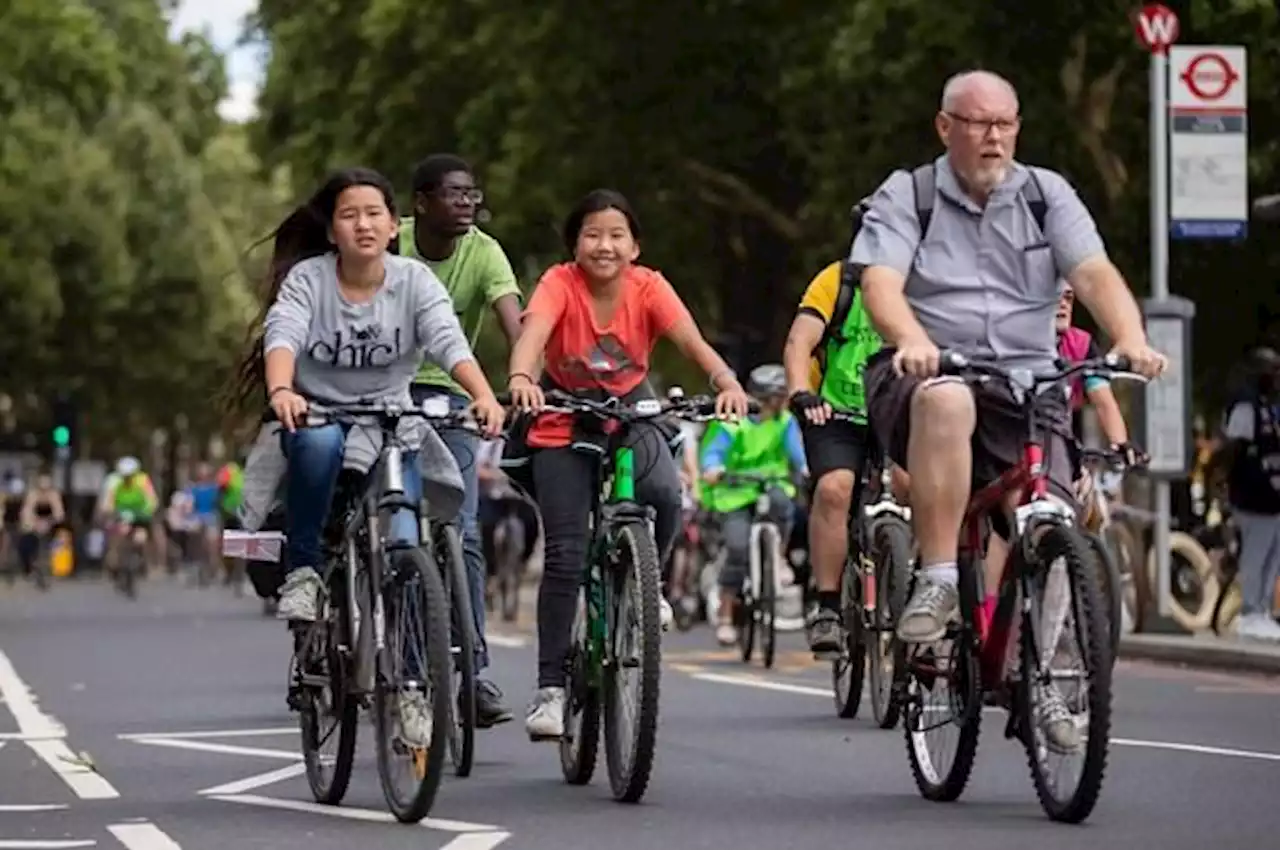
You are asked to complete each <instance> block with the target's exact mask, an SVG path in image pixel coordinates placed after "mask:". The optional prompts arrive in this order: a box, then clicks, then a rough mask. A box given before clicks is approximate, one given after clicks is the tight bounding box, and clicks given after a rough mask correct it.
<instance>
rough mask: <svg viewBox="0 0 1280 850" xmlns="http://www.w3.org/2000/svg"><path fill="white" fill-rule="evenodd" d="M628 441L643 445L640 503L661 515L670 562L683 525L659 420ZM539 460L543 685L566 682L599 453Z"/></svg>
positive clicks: (561, 452)
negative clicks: (566, 657) (570, 642)
mask: <svg viewBox="0 0 1280 850" xmlns="http://www.w3.org/2000/svg"><path fill="white" fill-rule="evenodd" d="M628 443H630V445H631V446H632V447H633V448H634V449H635V471H636V501H638V502H640V503H641V504H644V505H649V506H651V507H652V508H653V509H654V510H655V511H656V512H657V517H656V520H655V526H656V533H657V543H658V549H659V554H660V557H661V559H662V560H665V559H666V557H667V554H668V553H669V551H670V549H671V545H672V543H673V542H674V541H675V537H676V533H677V532H678V531H679V529H680V477H679V475H678V473H677V472H676V465H675V461H674V460H673V459H672V457H671V450H670V449H669V448H668V447H667V444H666V442H665V440H664V439H663V437H662V435H661V432H660V431H658V430H657V429H656V428H655V427H654V426H652V425H647V424H644V423H642V424H639V425H635V426H632V428H631V432H630V435H629V437H628ZM532 463H533V482H534V490H535V492H536V493H537V500H538V509H539V510H540V511H541V512H542V527H543V535H544V547H545V551H544V554H543V562H542V584H541V586H540V587H539V589H538V687H540V688H559V687H564V683H565V676H564V673H565V671H564V660H565V656H566V655H567V654H568V652H569V640H570V638H571V637H572V632H573V617H574V614H575V613H576V611H577V600H578V588H579V586H580V585H581V584H582V571H583V569H584V568H585V563H586V557H587V542H588V540H587V535H588V525H587V520H588V515H589V513H590V510H591V502H592V498H593V496H594V494H593V492H592V489H593V488H594V487H595V486H596V472H597V464H598V463H599V458H597V457H596V456H593V455H591V454H585V453H583V452H580V451H576V450H574V449H571V448H562V449H539V450H537V451H535V452H534V453H533V459H532ZM659 563H661V560H660V561H659Z"/></svg>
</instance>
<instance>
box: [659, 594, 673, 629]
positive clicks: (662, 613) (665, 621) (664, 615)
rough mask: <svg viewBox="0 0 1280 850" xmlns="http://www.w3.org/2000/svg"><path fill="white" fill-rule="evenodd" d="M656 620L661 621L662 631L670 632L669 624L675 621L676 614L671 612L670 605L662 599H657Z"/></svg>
mask: <svg viewBox="0 0 1280 850" xmlns="http://www.w3.org/2000/svg"><path fill="white" fill-rule="evenodd" d="M658 619H659V620H661V621H662V630H663V631H664V632H669V631H671V624H672V623H674V622H675V621H676V612H675V611H672V610H671V603H670V602H668V601H667V600H666V599H665V598H664V597H661V596H659V597H658Z"/></svg>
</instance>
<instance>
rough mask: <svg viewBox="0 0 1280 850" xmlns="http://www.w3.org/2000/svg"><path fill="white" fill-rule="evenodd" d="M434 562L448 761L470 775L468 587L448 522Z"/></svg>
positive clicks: (472, 679)
mask: <svg viewBox="0 0 1280 850" xmlns="http://www.w3.org/2000/svg"><path fill="white" fill-rule="evenodd" d="M436 545H437V547H438V548H437V550H436V563H438V564H439V565H440V566H441V567H443V568H444V570H445V575H444V579H445V589H446V591H447V592H448V595H449V619H450V627H451V628H450V632H451V635H452V642H451V643H450V650H449V658H450V661H451V662H452V670H453V675H451V676H450V677H449V683H450V686H451V687H450V697H451V699H450V700H449V711H450V717H451V718H452V722H451V723H450V724H449V760H450V761H452V762H453V773H454V775H455V776H461V777H467V776H470V775H471V767H472V765H473V763H474V761H475V749H476V634H475V619H474V618H473V616H472V613H471V588H470V587H469V586H468V584H467V564H466V561H465V560H464V559H463V556H462V539H461V537H459V536H458V529H457V528H456V527H455V526H452V525H441V526H439V528H438V531H437V532H436Z"/></svg>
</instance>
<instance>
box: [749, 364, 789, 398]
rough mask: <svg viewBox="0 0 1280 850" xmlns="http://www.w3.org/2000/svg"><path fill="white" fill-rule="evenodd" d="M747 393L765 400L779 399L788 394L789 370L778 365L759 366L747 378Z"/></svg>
mask: <svg viewBox="0 0 1280 850" xmlns="http://www.w3.org/2000/svg"><path fill="white" fill-rule="evenodd" d="M747 391H748V392H749V393H751V394H752V395H755V396H761V397H763V398H771V397H772V398H777V397H778V396H782V395H786V393H787V370H786V369H783V368H782V366H780V365H778V364H777V363H767V364H765V365H764V366H757V367H756V368H754V369H752V370H751V374H750V375H748V376H747Z"/></svg>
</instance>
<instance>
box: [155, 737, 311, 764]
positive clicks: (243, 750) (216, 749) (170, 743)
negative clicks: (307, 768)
mask: <svg viewBox="0 0 1280 850" xmlns="http://www.w3.org/2000/svg"><path fill="white" fill-rule="evenodd" d="M131 740H132V741H133V742H134V743H135V744H150V745H151V746H153V747H173V748H174V749H178V750H196V751H197V752H202V753H222V754H223V755H228V756H256V757H257V758H265V759H280V760H283V761H302V753H299V752H294V751H290V750H266V749H260V748H258V747H238V746H236V745H235V744H214V743H212V742H210V741H191V740H187V739H180V738H133V739H131Z"/></svg>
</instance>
